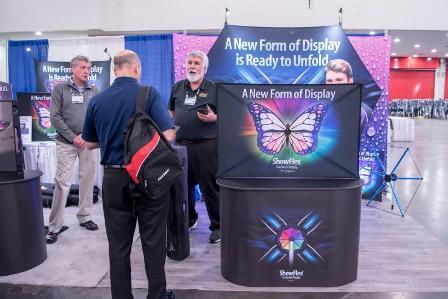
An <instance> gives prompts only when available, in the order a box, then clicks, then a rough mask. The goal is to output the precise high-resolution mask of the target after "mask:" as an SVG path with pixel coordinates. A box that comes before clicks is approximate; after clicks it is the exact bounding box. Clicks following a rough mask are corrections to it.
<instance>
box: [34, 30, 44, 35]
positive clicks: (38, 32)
mask: <svg viewBox="0 0 448 299" xmlns="http://www.w3.org/2000/svg"><path fill="white" fill-rule="evenodd" d="M34 34H35V35H37V36H41V35H42V32H40V31H36V32H34Z"/></svg>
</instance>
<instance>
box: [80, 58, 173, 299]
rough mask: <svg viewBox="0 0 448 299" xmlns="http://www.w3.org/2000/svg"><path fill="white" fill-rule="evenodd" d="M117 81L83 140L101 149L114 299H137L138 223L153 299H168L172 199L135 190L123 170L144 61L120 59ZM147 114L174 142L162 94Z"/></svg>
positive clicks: (92, 110) (99, 100)
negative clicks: (133, 277)
mask: <svg viewBox="0 0 448 299" xmlns="http://www.w3.org/2000/svg"><path fill="white" fill-rule="evenodd" d="M113 62H114V72H115V75H116V76H117V78H116V79H115V81H114V83H113V84H112V85H111V86H110V87H109V88H108V89H106V90H104V91H103V92H102V93H100V94H98V95H97V96H95V97H93V98H92V100H91V101H90V103H89V106H88V108H87V113H86V118H85V121H84V130H83V133H82V138H83V139H84V140H85V142H86V146H87V148H88V149H94V148H98V147H99V148H100V149H101V164H102V165H104V177H103V209H104V220H105V224H106V233H107V238H108V241H109V259H110V281H111V292H112V298H133V297H132V287H131V265H130V253H131V247H132V241H133V236H134V231H135V226H136V222H137V219H138V224H139V231H140V237H141V242H142V249H143V255H144V258H145V269H146V276H147V278H148V282H149V283H148V298H157V299H159V298H165V296H166V280H165V268H164V267H165V256H166V223H167V214H168V203H169V194H168V193H167V194H164V195H163V196H161V197H160V198H158V199H157V200H150V199H149V198H147V197H145V195H143V194H135V193H132V194H131V192H130V190H129V181H130V177H129V175H128V173H127V172H126V170H125V169H124V166H123V150H124V147H123V131H124V130H125V129H126V127H127V124H128V120H129V118H131V117H132V116H133V114H134V113H135V106H136V100H137V93H138V90H139V88H140V86H141V85H140V84H138V81H139V80H140V76H141V64H140V59H139V57H138V56H137V54H135V53H134V52H132V51H129V50H124V51H122V52H120V53H118V54H117V55H116V56H115V57H114V61H113ZM146 105H147V108H146V112H147V114H148V115H149V116H150V117H151V118H152V119H153V120H154V121H155V122H156V123H157V125H158V126H159V128H160V129H161V130H162V131H163V134H164V135H165V137H166V138H167V139H168V140H170V141H172V140H174V130H173V129H172V128H173V123H172V121H171V118H170V116H169V115H168V111H166V108H165V105H164V103H163V102H162V100H161V98H160V93H159V92H158V91H157V90H156V89H155V88H154V87H151V88H150V91H149V94H148V99H147V104H146Z"/></svg>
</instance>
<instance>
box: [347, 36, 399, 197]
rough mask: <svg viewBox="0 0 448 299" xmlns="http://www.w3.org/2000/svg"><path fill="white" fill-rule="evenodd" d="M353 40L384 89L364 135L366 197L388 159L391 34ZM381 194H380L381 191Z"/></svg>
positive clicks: (361, 160)
mask: <svg viewBox="0 0 448 299" xmlns="http://www.w3.org/2000/svg"><path fill="white" fill-rule="evenodd" d="M349 40H350V42H351V43H352V45H353V47H354V48H355V50H356V52H357V53H358V55H359V57H360V58H361V60H362V62H363V63H364V65H365V66H366V68H367V70H368V71H369V72H370V74H371V75H372V77H373V79H374V80H375V81H376V83H377V84H378V86H379V87H380V89H381V91H382V92H381V96H380V98H379V100H378V102H377V103H376V106H375V109H374V110H373V117H371V118H370V119H369V121H368V123H367V129H366V131H365V132H363V134H362V135H361V140H360V141H361V142H360V153H359V174H360V177H361V178H362V179H364V183H365V184H364V187H363V197H364V198H370V197H371V196H372V195H373V194H374V193H375V191H376V190H377V189H378V188H379V186H381V184H382V182H383V178H382V176H381V175H379V174H377V172H381V171H382V168H381V166H380V164H381V163H382V164H383V165H385V166H386V163H387V117H388V114H389V113H388V101H389V100H388V98H389V76H390V47H391V37H390V36H385V37H384V36H372V37H370V36H369V37H364V36H351V37H349ZM380 196H381V195H380Z"/></svg>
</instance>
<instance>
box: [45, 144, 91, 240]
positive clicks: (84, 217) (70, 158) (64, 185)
mask: <svg viewBox="0 0 448 299" xmlns="http://www.w3.org/2000/svg"><path fill="white" fill-rule="evenodd" d="M76 158H79V172H78V174H79V204H78V207H79V210H78V213H77V214H76V216H77V217H78V221H79V223H83V222H86V221H89V220H91V218H90V214H91V211H92V207H93V184H94V179H95V171H96V168H97V164H98V151H97V150H92V151H91V150H87V149H84V150H81V149H79V148H77V147H76V146H74V145H73V144H67V143H63V142H60V141H56V159H57V166H56V174H55V178H54V193H53V204H52V206H51V213H50V221H49V225H48V231H49V232H59V231H60V230H61V227H62V225H63V224H64V209H65V205H66V203H67V196H68V194H69V192H70V186H71V181H72V176H73V169H74V165H75V162H76Z"/></svg>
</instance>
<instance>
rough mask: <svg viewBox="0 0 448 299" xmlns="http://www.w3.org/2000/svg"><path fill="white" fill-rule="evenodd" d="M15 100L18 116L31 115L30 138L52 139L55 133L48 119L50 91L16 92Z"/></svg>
mask: <svg viewBox="0 0 448 299" xmlns="http://www.w3.org/2000/svg"><path fill="white" fill-rule="evenodd" d="M17 100H18V102H19V114H20V117H21V118H22V119H24V117H31V123H32V125H31V140H32V141H54V140H55V139H56V135H57V133H56V129H55V128H54V127H53V126H52V125H51V121H50V105H51V95H50V93H43V92H33V93H26V92H18V93H17Z"/></svg>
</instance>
